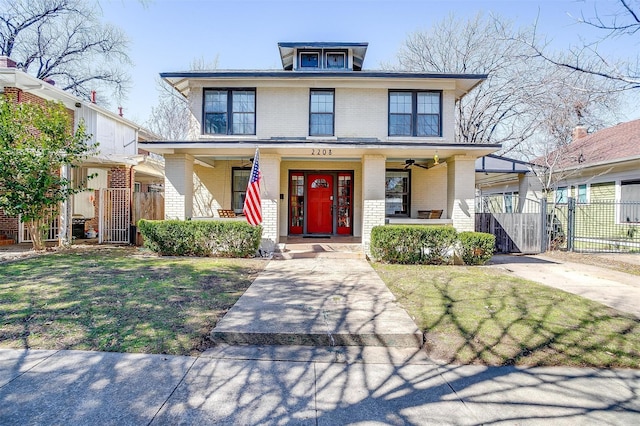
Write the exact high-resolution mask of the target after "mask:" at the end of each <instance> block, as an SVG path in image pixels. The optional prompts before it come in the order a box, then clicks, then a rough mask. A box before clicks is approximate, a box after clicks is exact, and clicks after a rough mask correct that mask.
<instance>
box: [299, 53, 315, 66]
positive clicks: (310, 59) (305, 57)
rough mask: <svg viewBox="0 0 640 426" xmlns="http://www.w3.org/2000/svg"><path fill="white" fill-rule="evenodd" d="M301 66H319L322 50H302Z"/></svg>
mask: <svg viewBox="0 0 640 426" xmlns="http://www.w3.org/2000/svg"><path fill="white" fill-rule="evenodd" d="M299 67H300V68H319V67H320V52H300V65H299Z"/></svg>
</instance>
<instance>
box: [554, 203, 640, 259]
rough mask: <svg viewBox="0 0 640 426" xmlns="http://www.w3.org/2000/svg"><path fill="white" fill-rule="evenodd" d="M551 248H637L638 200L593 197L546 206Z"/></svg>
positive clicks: (619, 250) (639, 234)
mask: <svg viewBox="0 0 640 426" xmlns="http://www.w3.org/2000/svg"><path fill="white" fill-rule="evenodd" d="M549 207H550V208H549V223H550V226H549V230H550V245H551V248H552V249H562V250H569V251H580V252H615V253H624V252H638V251H640V203H639V202H621V201H614V200H592V201H590V202H588V203H579V202H578V200H577V199H575V198H573V197H569V198H568V199H567V202H566V203H562V204H559V203H558V204H555V205H554V206H549Z"/></svg>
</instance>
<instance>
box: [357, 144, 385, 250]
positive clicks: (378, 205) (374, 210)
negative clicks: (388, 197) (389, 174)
mask: <svg viewBox="0 0 640 426" xmlns="http://www.w3.org/2000/svg"><path fill="white" fill-rule="evenodd" d="M385 169H386V167H385V158H384V157H383V156H381V155H365V156H364V158H363V166H362V178H363V183H362V184H363V190H362V193H363V194H362V195H363V204H362V216H363V217H362V245H363V248H364V251H365V253H369V246H370V244H371V230H372V229H373V227H374V226H379V225H384V223H385Z"/></svg>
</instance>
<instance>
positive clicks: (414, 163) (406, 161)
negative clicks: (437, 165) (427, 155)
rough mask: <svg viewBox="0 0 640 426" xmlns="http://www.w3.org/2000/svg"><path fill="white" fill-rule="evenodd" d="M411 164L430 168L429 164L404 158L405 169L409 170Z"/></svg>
mask: <svg viewBox="0 0 640 426" xmlns="http://www.w3.org/2000/svg"><path fill="white" fill-rule="evenodd" d="M411 166H418V167H421V168H423V169H428V167H427V166H423V165H422V164H418V163H416V160H414V159H412V158H409V159H406V160H404V169H405V170H407V169H408V168H409V167H411Z"/></svg>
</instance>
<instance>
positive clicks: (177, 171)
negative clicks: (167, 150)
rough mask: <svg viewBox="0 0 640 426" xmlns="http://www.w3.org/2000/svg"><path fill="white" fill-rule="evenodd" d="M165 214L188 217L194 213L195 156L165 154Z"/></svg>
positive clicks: (169, 217)
mask: <svg viewBox="0 0 640 426" xmlns="http://www.w3.org/2000/svg"><path fill="white" fill-rule="evenodd" d="M164 215H165V218H166V219H182V220H184V219H186V218H187V217H191V216H192V215H193V157H192V156H190V155H186V154H172V155H165V178H164Z"/></svg>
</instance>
